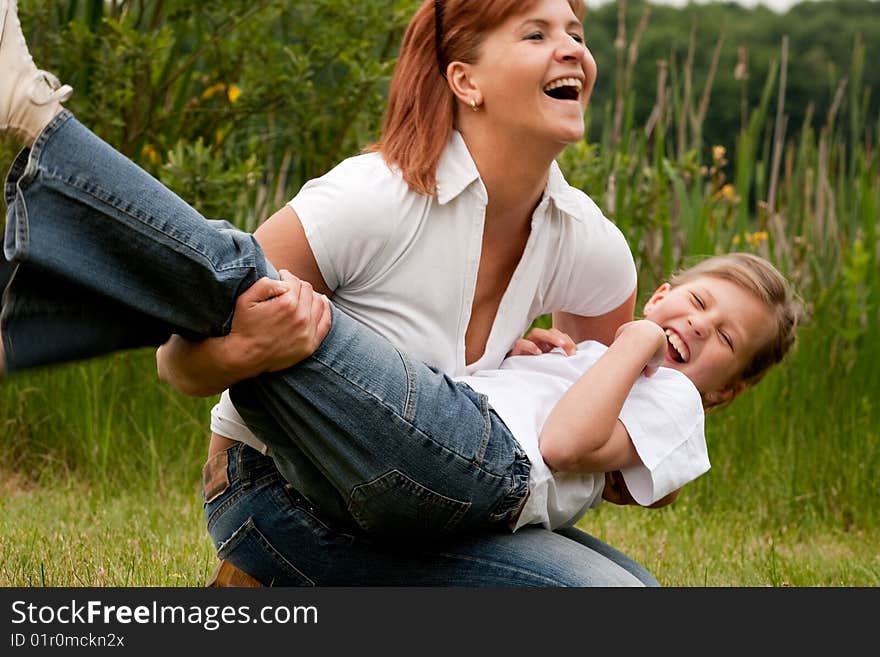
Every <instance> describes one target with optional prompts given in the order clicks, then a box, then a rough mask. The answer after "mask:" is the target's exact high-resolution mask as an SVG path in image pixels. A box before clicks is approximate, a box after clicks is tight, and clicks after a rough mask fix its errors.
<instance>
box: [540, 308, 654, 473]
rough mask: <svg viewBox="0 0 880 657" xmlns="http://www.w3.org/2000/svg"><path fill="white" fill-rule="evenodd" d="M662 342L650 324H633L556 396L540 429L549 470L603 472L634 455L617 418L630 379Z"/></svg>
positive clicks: (629, 462)
mask: <svg viewBox="0 0 880 657" xmlns="http://www.w3.org/2000/svg"><path fill="white" fill-rule="evenodd" d="M665 344H666V338H665V336H664V335H663V331H662V329H660V327H659V326H657V325H656V324H653V323H652V322H645V321H642V322H634V323H633V325H631V326H629V327H627V328H626V329H624V330H623V331H622V333H621V334H620V335H619V336H618V337H617V338H616V339H615V340H614V342H613V343H612V345H611V346H610V347H609V348H608V350H607V351H606V352H605V353H604V354H603V355H602V357H601V358H599V360H597V361H596V363H595V364H594V365H593V366H592V367H591V368H590V369H589V370H587V371H586V372H585V373H584V374H583V375H582V376H581V377H580V378H579V379H578V380H577V381H576V382H575V383H574V385H572V386H571V387H570V388H569V389H568V390H567V391H566V393H565V394H564V395H563V396H562V397H561V398H560V399H559V401H558V402H557V403H556V406H554V407H553V410H552V411H551V412H550V415H549V416H548V418H547V421H546V422H545V423H544V426H543V428H542V429H541V435H540V447H541V455H542V456H543V458H544V460H545V461H546V463H547V464H548V465H549V466H550V467H551V468H552V469H554V470H559V471H581V472H606V471H609V470H619V469H621V468H623V467H627V466H630V465H633V464H634V463H633V459H635V458H637V455H636V454H635V450H634V448H633V446H632V442H631V441H630V440H629V436H628V434H627V433H626V430H625V428H624V427H623V425H622V424H620V423H619V422H618V417H619V415H620V411H621V409H622V408H623V404H624V401H626V397H627V395H628V394H629V391H630V389H631V388H632V386H633V383H635V381H636V380H637V379H638V377H639V376H641V374H642V372H643V371H644V369H645V367H646V365H648V363H649V362H651V361H652V359H654V358H655V357H656V354H657V353H658V351H659V350H660V349H661V345H665Z"/></svg>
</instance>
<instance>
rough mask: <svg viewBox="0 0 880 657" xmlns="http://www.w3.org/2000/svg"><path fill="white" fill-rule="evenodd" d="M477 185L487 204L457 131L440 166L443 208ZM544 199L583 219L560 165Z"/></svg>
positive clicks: (550, 178)
mask: <svg viewBox="0 0 880 657" xmlns="http://www.w3.org/2000/svg"><path fill="white" fill-rule="evenodd" d="M474 182H478V183H479V184H478V187H477V189H478V190H479V191H478V193H479V195H480V196H481V197H482V199H483V201H484V202H485V201H487V200H488V198H487V197H486V196H487V195H486V188H485V187H484V186H483V183H482V181H481V180H480V172H479V171H477V165H476V164H474V160H473V158H472V157H471V154H470V151H469V150H468V147H467V144H465V142H464V138H463V137H462V136H461V133H460V132H459V131H458V130H453V131H452V134H451V136H450V137H449V142H448V143H447V145H446V148H445V149H444V150H443V155H441V156H440V162H439V163H438V164H437V202H438V203H439V204H440V205H445V204H447V203H449V201H451V200H452V199H454V198H456V197H457V196H458V195H459V194H461V193H462V192H463V191H464V190H465V189H467V188H468V187H470V185H471V184H473V183H474ZM544 197H545V198H549V199H550V200H551V201H552V202H553V204H554V205H555V206H556V208H557V209H558V210H560V211H562V212H563V213H565V214H566V215H567V216H569V217H571V218H572V219H573V220H575V221H580V220H581V212H582V208H581V204H580V203H579V202H578V198H577V196H576V194H575V193H574V190H572V188H571V186H570V185H569V184H568V182H566V180H565V176H563V175H562V171H561V170H560V169H559V165H558V164H557V163H556V162H553V164H551V165H550V172H549V174H548V176H547V186H546V188H545V189H544Z"/></svg>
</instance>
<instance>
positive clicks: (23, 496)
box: [0, 472, 216, 586]
mask: <svg viewBox="0 0 880 657" xmlns="http://www.w3.org/2000/svg"><path fill="white" fill-rule="evenodd" d="M195 474H196V473H195V472H194V475H195ZM193 478H195V479H197V476H194V477H193ZM2 492H3V495H2V498H0V586H203V585H204V583H205V582H206V581H207V578H208V576H209V575H210V573H211V571H212V570H213V568H214V565H215V563H216V556H215V555H214V550H213V546H212V545H211V542H210V539H209V538H208V535H207V532H206V531H205V528H204V516H203V514H202V508H201V499H200V492H199V488H198V483H197V482H190V484H189V485H187V486H182V487H181V488H179V489H173V490H160V489H159V488H158V487H153V488H150V487H132V488H130V489H123V490H116V491H111V490H109V489H108V488H107V487H103V486H100V485H98V486H96V485H94V484H93V483H92V482H83V481H79V480H73V479H63V478H61V477H58V478H57V480H56V481H53V482H51V483H50V482H48V481H44V482H43V483H42V484H41V485H39V486H36V485H33V484H31V483H29V482H27V481H26V480H23V479H21V478H20V477H17V476H15V475H14V474H10V473H4V474H3V485H2Z"/></svg>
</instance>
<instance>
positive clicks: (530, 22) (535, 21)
mask: <svg viewBox="0 0 880 657" xmlns="http://www.w3.org/2000/svg"><path fill="white" fill-rule="evenodd" d="M531 26H535V27H540V28H543V29H547V28H548V27H550V21H547V20H544V19H543V18H529V19H526V20H524V21H523V22H522V25H520V29H523V28H525V27H531ZM565 29H566V30H579V31H583V29H584V26H583V25H581V23H580V21H575V20H571V21H569V22H568V23H566V24H565Z"/></svg>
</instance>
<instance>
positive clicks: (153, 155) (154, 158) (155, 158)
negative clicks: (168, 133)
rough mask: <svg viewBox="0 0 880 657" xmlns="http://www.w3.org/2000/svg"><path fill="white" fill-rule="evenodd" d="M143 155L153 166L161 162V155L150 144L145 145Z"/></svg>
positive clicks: (142, 150)
mask: <svg viewBox="0 0 880 657" xmlns="http://www.w3.org/2000/svg"><path fill="white" fill-rule="evenodd" d="M141 155H142V156H143V157H145V158H147V159H148V160H149V161H150V163H152V164H159V162H160V161H161V158H160V157H159V153H158V152H157V151H156V149H155V148H153V147H152V146H151V145H150V144H144V147H143V148H142V149H141Z"/></svg>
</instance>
